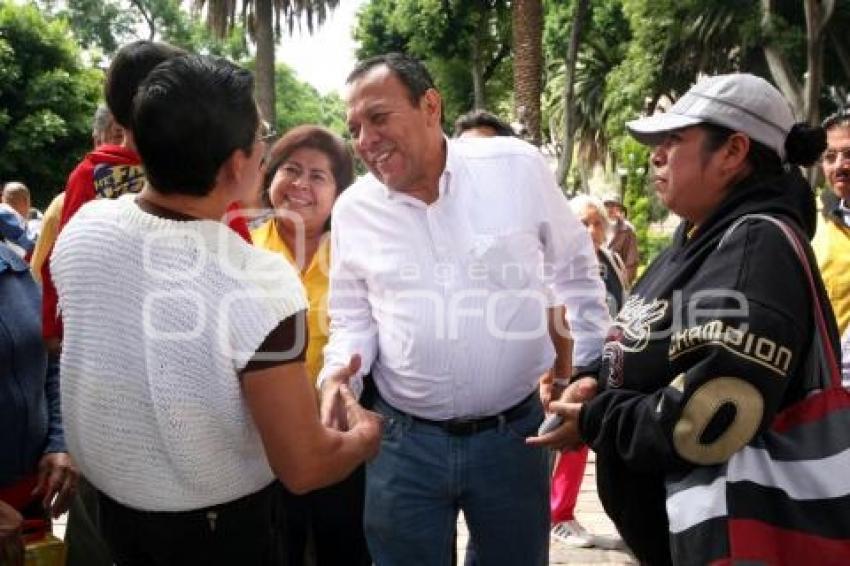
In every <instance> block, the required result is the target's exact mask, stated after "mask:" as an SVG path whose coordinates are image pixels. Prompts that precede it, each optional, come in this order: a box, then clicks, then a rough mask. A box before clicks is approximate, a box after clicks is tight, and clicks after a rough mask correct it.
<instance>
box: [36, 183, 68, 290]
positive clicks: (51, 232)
mask: <svg viewBox="0 0 850 566" xmlns="http://www.w3.org/2000/svg"><path fill="white" fill-rule="evenodd" d="M64 206H65V193H64V192H62V193H59V194H58V195H56V197H54V199H53V200H52V201H50V205H49V206H48V207H47V210H45V211H44V218H42V219H41V234H39V236H38V240H36V241H35V249H34V250H33V252H32V259H30V271H32V276H33V277H34V278H35V280H36V281H38V282H39V283H41V266H42V265H43V264H44V260H46V259H47V254H48V253H49V252H50V250H52V249H53V243H54V242H55V241H56V236H57V235H58V234H59V220H60V219H61V218H62V207H64Z"/></svg>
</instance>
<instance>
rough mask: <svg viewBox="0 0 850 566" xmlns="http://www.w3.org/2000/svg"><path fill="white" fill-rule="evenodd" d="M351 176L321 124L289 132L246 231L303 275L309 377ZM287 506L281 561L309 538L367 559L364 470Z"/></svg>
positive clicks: (353, 559) (297, 556)
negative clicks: (255, 220) (337, 222)
mask: <svg viewBox="0 0 850 566" xmlns="http://www.w3.org/2000/svg"><path fill="white" fill-rule="evenodd" d="M353 177H354V164H353V161H352V157H351V153H350V151H349V150H348V148H347V146H346V145H345V142H344V141H343V140H342V139H341V138H339V137H338V136H336V135H334V134H333V133H331V132H330V131H328V130H326V129H325V128H322V127H320V126H310V125H306V126H299V127H297V128H294V129H292V130H290V131H289V132H288V133H287V134H286V135H284V136H283V137H282V138H281V139H280V140H279V141H278V142H277V143H276V144H275V145H274V147H273V148H272V150H271V153H270V155H269V158H268V167H267V169H266V174H265V179H264V185H263V186H264V189H265V192H266V197H267V200H268V202H270V204H271V206H272V207H273V208H274V216H273V217H272V218H271V219H269V220H268V221H266V222H265V223H264V224H262V225H261V226H260V227H259V228H257V229H256V230H254V231H253V232H252V233H251V236H252V238H253V240H254V243H255V244H256V245H257V246H259V247H262V248H265V249H268V250H271V251H275V252H279V253H281V254H283V256H284V257H285V258H286V260H287V261H289V262H290V263H291V264H292V265H293V266H295V268H296V269H297V270H298V272H299V274H300V276H301V282H302V283H303V284H304V288H305V289H306V291H307V300H308V302H309V309H308V311H307V330H308V334H309V342H308V344H307V355H306V367H307V374H308V375H309V376H310V378H311V379H312V380H313V381H314V382H315V380H316V377H317V376H318V374H319V370H321V369H322V350H323V349H324V347H325V344H326V343H327V341H328V314H327V299H328V272H329V269H330V267H329V266H330V238H329V236H330V215H331V208H332V207H333V204H334V202H335V201H336V198H337V197H338V196H339V194H340V193H341V192H342V191H343V190H345V188H346V187H348V186H349V185H350V184H351V182H352V180H353ZM317 402H318V401H317ZM285 507H286V521H285V524H286V527H285V529H286V533H285V534H284V536H285V539H286V552H287V554H289V558H290V561H289V562H287V564H302V563H304V560H305V558H304V553H305V550H306V545H307V540H309V539H310V538H312V540H313V541H314V548H315V554H316V563H317V565H318V566H323V565H329V566H332V565H334V564H352V565H355V566H356V565H359V564H371V563H372V561H371V559H370V557H369V552H368V550H367V549H366V540H365V538H364V537H363V520H362V517H363V469H362V468H359V469H358V470H357V471H355V473H354V474H352V475H351V476H350V477H349V478H348V479H346V480H344V481H343V482H340V483H339V484H337V485H334V486H331V487H329V488H326V489H321V490H317V491H314V492H311V493H309V494H306V495H303V496H296V495H293V494H291V493H287V495H286V497H285ZM311 530H312V533H313V534H312V537H310V536H309V533H310V531H311Z"/></svg>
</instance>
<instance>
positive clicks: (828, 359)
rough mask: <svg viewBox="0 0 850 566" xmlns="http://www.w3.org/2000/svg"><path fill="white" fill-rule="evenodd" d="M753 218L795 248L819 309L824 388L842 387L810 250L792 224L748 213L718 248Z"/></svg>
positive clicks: (816, 339) (817, 342)
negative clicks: (780, 235) (763, 222)
mask: <svg viewBox="0 0 850 566" xmlns="http://www.w3.org/2000/svg"><path fill="white" fill-rule="evenodd" d="M751 219H758V220H764V221H767V222H770V223H771V224H773V225H774V226H776V227H777V228H779V230H780V231H781V232H782V234H783V235H784V236H785V239H786V240H787V241H788V243H789V244H790V245H791V248H792V249H793V250H794V254H795V255H796V256H797V259H798V260H799V261H800V264H801V265H802V266H803V271H804V272H805V274H806V279H807V280H808V282H809V289H810V290H811V296H812V299H813V301H812V302H813V303H814V307H815V308H814V317H815V325H816V327H817V332H816V333H815V336H814V338H813V345H815V346H816V347H817V348H816V350H815V351H816V352H817V353H818V354H819V359H818V361H819V362H820V363H819V364H818V365H819V367H820V368H821V369H820V373H821V374H822V375H821V377H822V384H821V386H822V387H824V388H828V387H841V369H840V368H839V367H838V362H837V359H838V358H837V357H836V355H835V350H833V348H832V341H831V340H830V338H829V331H828V330H827V327H826V318H825V317H824V314H823V313H824V309H823V304H822V303H821V300H820V295H819V294H818V291H817V286H816V285H815V278H814V275H813V273H812V267H811V265H810V264H809V258H808V256H807V255H806V249H805V247H804V246H803V243H802V242H801V241H800V236H798V235H797V232H795V231H794V230H793V229H792V228H791V227H790V226H788V224H786V223H785V222H783V221H782V220H780V219H778V218H775V217H773V216H769V215H767V214H746V215H744V216H742V217H740V218H738V219H737V220H736V221H735V222H733V223H732V225H731V226H729V228H727V229H726V232H725V233H724V234H723V237H722V238H720V243H719V244H717V249H720V248H721V247H722V246H723V244H724V243H725V242H726V240H727V239H728V238H729V236H730V235H731V234H732V232H733V231H734V230H735V228H737V227H738V226H740V225H741V224H743V223H744V222H746V221H747V220H751Z"/></svg>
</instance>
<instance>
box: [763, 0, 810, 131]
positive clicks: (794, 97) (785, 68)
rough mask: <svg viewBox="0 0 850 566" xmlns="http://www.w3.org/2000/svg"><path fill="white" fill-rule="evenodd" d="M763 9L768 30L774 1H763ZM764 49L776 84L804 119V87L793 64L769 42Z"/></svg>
mask: <svg viewBox="0 0 850 566" xmlns="http://www.w3.org/2000/svg"><path fill="white" fill-rule="evenodd" d="M761 7H762V28H763V29H765V30H768V29H770V27H771V21H770V20H771V18H772V17H773V1H772V0H761ZM762 49H763V50H764V57H765V59H766V60H767V66H768V68H770V74H771V76H772V77H773V80H775V81H776V84H777V86H778V87H779V90H781V91H782V94H784V95H785V97H786V98H787V99H788V100H789V102H791V105H792V106H793V107H794V112H795V113H796V114H797V115H798V117H802V116H803V113H804V112H805V109H804V104H803V93H802V90H803V89H802V85H800V81H798V80H797V78H796V77H795V76H794V73H793V71H792V70H791V64H790V63H789V62H788V59H787V58H786V57H785V55H784V54H783V53H782V51H781V50H779V49H778V48H776V47H775V46H773V45H771V44H770V42H769V41H768V42H766V43H765V45H764V46H763V47H762Z"/></svg>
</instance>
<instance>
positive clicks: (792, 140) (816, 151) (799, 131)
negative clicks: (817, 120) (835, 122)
mask: <svg viewBox="0 0 850 566" xmlns="http://www.w3.org/2000/svg"><path fill="white" fill-rule="evenodd" d="M825 149H826V130H824V129H823V128H821V127H820V126H815V127H811V126H809V125H808V124H805V123H803V122H799V123H797V124H794V125H793V126H792V127H791V131H790V132H788V137H787V138H785V154H786V155H787V159H788V163H791V164H792V165H802V166H803V167H809V166H811V165H814V163H815V161H817V160H818V158H819V157H820V154H821V153H823V150H825Z"/></svg>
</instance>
